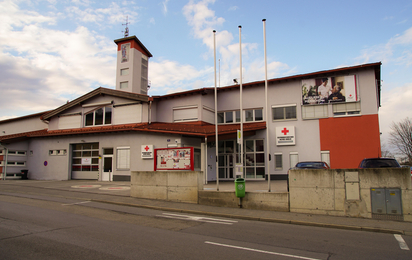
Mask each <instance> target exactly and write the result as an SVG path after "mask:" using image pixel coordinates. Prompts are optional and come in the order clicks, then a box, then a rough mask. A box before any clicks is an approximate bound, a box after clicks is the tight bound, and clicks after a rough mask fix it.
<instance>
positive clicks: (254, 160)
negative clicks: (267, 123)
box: [244, 140, 265, 179]
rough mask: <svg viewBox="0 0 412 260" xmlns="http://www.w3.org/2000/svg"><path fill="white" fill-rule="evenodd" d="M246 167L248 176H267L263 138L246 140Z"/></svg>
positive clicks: (257, 177) (262, 177) (253, 177)
mask: <svg viewBox="0 0 412 260" xmlns="http://www.w3.org/2000/svg"><path fill="white" fill-rule="evenodd" d="M244 146H245V149H244V150H245V157H244V167H245V173H246V178H250V179H264V178H265V151H264V141H263V140H245V142H244Z"/></svg>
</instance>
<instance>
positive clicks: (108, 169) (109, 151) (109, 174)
mask: <svg viewBox="0 0 412 260" xmlns="http://www.w3.org/2000/svg"><path fill="white" fill-rule="evenodd" d="M112 180H113V148H103V172H102V181H112Z"/></svg>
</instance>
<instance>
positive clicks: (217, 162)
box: [213, 30, 219, 191]
mask: <svg viewBox="0 0 412 260" xmlns="http://www.w3.org/2000/svg"><path fill="white" fill-rule="evenodd" d="M213 56H214V67H215V139H216V191H219V154H218V146H219V141H218V137H219V133H218V127H217V82H216V30H213Z"/></svg>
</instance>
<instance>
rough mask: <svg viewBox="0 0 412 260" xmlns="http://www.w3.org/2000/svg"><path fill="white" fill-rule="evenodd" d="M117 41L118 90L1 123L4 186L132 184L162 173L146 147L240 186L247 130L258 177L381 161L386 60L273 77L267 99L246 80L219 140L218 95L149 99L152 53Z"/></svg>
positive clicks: (247, 162)
mask: <svg viewBox="0 0 412 260" xmlns="http://www.w3.org/2000/svg"><path fill="white" fill-rule="evenodd" d="M115 43H116V44H117V72H116V88H115V89H107V88H98V89H96V90H93V91H91V92H89V93H87V94H85V95H83V96H81V97H79V98H77V99H75V100H73V101H71V102H68V103H67V104H64V105H62V106H60V107H58V108H56V109H54V110H51V111H46V112H44V113H39V114H34V115H28V116H24V117H19V118H15V119H8V120H3V121H0V173H1V176H2V178H3V179H4V178H11V177H13V176H15V175H16V174H18V173H20V172H21V170H28V171H29V178H30V179H41V180H68V179H94V180H102V181H108V180H129V179H130V172H131V171H152V170H153V169H154V159H153V158H147V157H145V156H143V154H144V151H143V150H144V148H147V147H151V148H154V149H156V148H167V147H193V148H194V168H195V170H201V171H203V172H204V173H205V181H213V180H216V179H217V178H219V179H221V180H233V179H234V178H235V177H236V165H239V163H240V162H241V152H240V151H241V150H242V149H241V146H240V144H238V141H237V139H238V130H240V129H241V125H242V126H243V133H242V139H243V167H242V170H241V171H242V174H243V176H244V177H245V178H246V179H249V180H260V179H265V178H266V177H267V173H269V174H270V176H271V178H282V177H284V176H286V175H287V171H288V169H289V168H290V167H293V166H294V165H295V164H296V163H297V162H299V161H312V160H316V161H320V160H322V161H326V162H327V163H328V164H329V165H330V167H331V168H335V169H336V168H356V167H357V166H358V164H359V162H360V161H361V160H362V159H363V158H365V157H379V156H380V155H381V147H380V131H379V119H378V110H379V107H380V67H381V63H380V62H378V63H370V64H363V65H358V66H351V67H345V68H339V69H332V70H326V71H319V72H313V73H308V74H301V75H295V76H289V77H283V78H275V79H271V80H268V91H267V93H268V94H267V96H265V82H264V81H258V82H251V83H246V84H243V85H242V96H243V98H242V103H243V105H242V108H240V86H239V85H232V86H226V87H220V88H218V89H217V111H216V112H217V119H218V140H216V134H215V125H214V123H215V109H214V107H215V103H214V102H215V96H214V88H202V89H196V90H189V91H184V92H180V93H174V94H169V95H162V96H148V95H147V90H148V87H149V86H148V85H149V84H148V69H149V58H150V57H152V54H151V53H150V52H149V51H148V50H147V49H146V47H145V46H144V45H143V44H142V43H141V42H140V41H139V40H138V39H137V37H135V36H132V37H126V38H122V39H118V40H115ZM266 98H267V101H268V107H265V100H266ZM267 110H268V112H269V113H268V114H269V118H266V111H267ZM267 133H268V134H267ZM268 137H269V138H268ZM267 138H268V139H269V140H267ZM216 145H217V149H216ZM216 150H217V151H218V152H217V153H218V154H217V155H216ZM268 155H270V156H268ZM216 157H217V158H216ZM268 157H269V158H270V160H268ZM216 160H217V161H218V163H217V167H216Z"/></svg>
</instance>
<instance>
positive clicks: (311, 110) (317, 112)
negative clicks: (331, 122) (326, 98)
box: [302, 105, 328, 119]
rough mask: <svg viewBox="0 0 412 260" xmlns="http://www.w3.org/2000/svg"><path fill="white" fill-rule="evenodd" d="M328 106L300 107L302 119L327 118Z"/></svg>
mask: <svg viewBox="0 0 412 260" xmlns="http://www.w3.org/2000/svg"><path fill="white" fill-rule="evenodd" d="M327 117H328V105H309V106H302V119H315V118H327Z"/></svg>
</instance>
